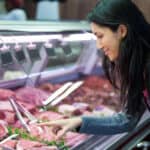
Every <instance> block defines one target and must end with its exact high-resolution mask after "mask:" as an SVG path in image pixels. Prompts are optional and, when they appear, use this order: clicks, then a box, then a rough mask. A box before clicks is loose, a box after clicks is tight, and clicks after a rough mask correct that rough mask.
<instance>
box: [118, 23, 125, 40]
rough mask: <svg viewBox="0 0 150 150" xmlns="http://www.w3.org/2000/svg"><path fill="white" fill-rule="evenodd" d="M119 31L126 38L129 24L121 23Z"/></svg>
mask: <svg viewBox="0 0 150 150" xmlns="http://www.w3.org/2000/svg"><path fill="white" fill-rule="evenodd" d="M118 33H119V35H120V37H121V38H124V37H125V36H126V35H127V26H126V25H124V24H120V25H119V27H118Z"/></svg>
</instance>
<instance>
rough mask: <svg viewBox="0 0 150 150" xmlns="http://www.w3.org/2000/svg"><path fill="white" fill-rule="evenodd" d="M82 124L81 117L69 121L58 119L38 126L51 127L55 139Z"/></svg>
mask: <svg viewBox="0 0 150 150" xmlns="http://www.w3.org/2000/svg"><path fill="white" fill-rule="evenodd" d="M81 123H82V119H81V117H74V118H69V119H60V120H55V121H50V122H44V123H40V124H39V125H40V126H45V125H46V126H53V130H52V131H53V132H54V133H55V134H56V139H59V138H61V137H62V136H63V135H64V134H65V133H66V132H67V131H70V130H73V129H75V128H77V127H79V126H80V125H81Z"/></svg>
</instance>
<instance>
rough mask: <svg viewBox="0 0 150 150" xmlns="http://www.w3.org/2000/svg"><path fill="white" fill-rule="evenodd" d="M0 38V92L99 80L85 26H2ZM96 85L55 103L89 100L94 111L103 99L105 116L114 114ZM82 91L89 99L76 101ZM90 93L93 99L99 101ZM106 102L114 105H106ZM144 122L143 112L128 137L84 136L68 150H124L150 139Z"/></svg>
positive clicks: (98, 58)
mask: <svg viewBox="0 0 150 150" xmlns="http://www.w3.org/2000/svg"><path fill="white" fill-rule="evenodd" d="M0 33H1V36H0V65H1V67H0V88H3V89H6V88H7V89H17V88H20V87H29V86H30V87H39V86H41V85H42V84H44V83H51V84H54V85H55V84H64V83H68V82H76V81H81V82H79V84H80V83H81V85H82V81H83V82H84V83H86V84H87V85H88V86H89V83H88V82H87V80H90V79H88V78H90V77H93V76H98V77H102V78H103V79H105V77H104V74H103V71H102V68H101V54H100V55H99V56H98V53H97V48H96V43H95V40H96V38H95V36H94V35H93V34H92V33H91V32H90V28H89V24H88V23H87V22H50V23H49V22H21V23H18V22H2V23H1V25H0ZM91 81H92V83H90V86H93V85H94V84H96V81H98V80H97V79H95V78H93V79H92V80H91ZM91 81H90V82H91ZM100 82H101V84H102V85H96V86H97V87H96V88H97V89H98V88H99V86H101V87H100V88H99V89H101V90H102V91H99V92H97V93H94V92H93V91H92V90H91V89H86V90H88V91H86V90H85V89H84V88H83V89H79V90H77V92H76V93H74V94H73V95H72V96H71V99H72V100H71V101H70V99H69V98H66V100H63V101H62V100H61V99H58V100H57V102H58V103H60V104H64V102H65V103H67V104H73V106H75V105H76V104H77V103H78V104H77V105H78V106H79V105H80V106H81V105H82V106H83V105H84V104H85V103H83V102H84V101H83V100H81V99H84V100H85V102H88V101H86V99H91V101H90V100H89V105H90V106H91V107H92V108H90V109H93V110H92V112H95V111H96V110H97V109H96V108H95V107H96V106H98V109H101V108H100V104H101V103H102V101H104V100H102V97H101V96H102V95H103V96H104V97H105V98H104V97H103V98H104V99H105V102H104V103H105V104H107V103H109V104H108V106H109V107H110V108H112V109H110V110H109V109H108V111H107V112H108V113H113V111H118V110H119V108H118V107H119V103H118V102H117V98H118V96H117V93H115V92H114V91H112V89H111V90H110V87H109V85H108V84H106V83H105V82H102V81H98V83H100ZM98 83H97V84H98ZM59 86H60V85H59ZM79 86H80V85H79ZM42 88H43V87H42ZM44 88H45V87H44ZM46 88H47V87H46ZM86 88H87V87H86ZM94 88H95V87H94ZM99 89H98V90H99ZM94 90H95V91H96V89H94ZM85 91H86V92H87V93H88V92H89V94H88V95H86V94H85V95H86V96H85V97H81V96H83V94H82V92H85ZM92 92H93V93H92ZM106 92H108V94H107V95H106ZM91 93H92V94H93V95H94V96H95V95H96V96H97V97H96V99H98V100H99V102H98V101H96V100H95V97H94V98H93V95H92V94H91ZM99 93H100V95H99ZM106 99H107V100H106ZM108 99H109V101H108ZM111 99H113V100H114V99H116V100H114V101H113V102H111ZM74 100H75V101H74ZM57 102H56V103H53V105H52V106H53V107H54V108H56V107H55V106H58V107H59V105H58V103H57ZM102 104H103V103H102ZM111 105H112V106H111ZM111 110H112V111H111ZM90 111H91V110H90ZM75 113H81V112H75ZM101 115H105V114H101ZM149 123H150V118H149V115H148V112H146V113H145V114H144V115H143V117H142V119H141V122H140V123H139V125H138V127H137V128H136V129H135V130H134V131H133V132H131V133H124V134H118V135H113V136H112V135H111V136H104V135H101V136H95V135H86V138H84V141H82V142H81V141H77V142H76V144H74V146H72V147H70V149H71V150H104V149H110V150H117V149H125V150H129V149H132V148H133V147H134V146H135V145H136V144H138V142H140V141H141V140H142V139H144V137H146V136H148V135H149V134H150V124H149Z"/></svg>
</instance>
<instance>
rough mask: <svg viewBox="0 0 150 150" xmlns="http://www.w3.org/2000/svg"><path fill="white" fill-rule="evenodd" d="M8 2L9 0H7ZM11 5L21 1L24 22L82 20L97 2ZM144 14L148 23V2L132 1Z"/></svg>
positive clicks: (36, 0)
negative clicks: (24, 17)
mask: <svg viewBox="0 0 150 150" xmlns="http://www.w3.org/2000/svg"><path fill="white" fill-rule="evenodd" d="M6 1H7V0H0V15H5V14H6V13H7V12H8V10H7V9H6V6H5V2H6ZM8 1H9V0H8ZM10 1H11V2H13V3H16V2H17V3H19V1H22V3H23V4H22V5H21V8H22V9H23V10H24V11H25V13H26V16H27V18H26V20H42V21H44V20H46V21H47V20H56V21H59V20H84V19H85V18H86V15H87V13H88V12H89V11H90V10H91V9H92V8H93V6H94V5H95V4H96V2H97V1H98V0H24V1H23V0H10ZM133 1H134V2H135V4H136V5H137V6H138V7H139V8H140V9H141V10H142V11H143V12H144V15H145V17H146V19H147V20H148V21H149V22H150V1H149V0H133Z"/></svg>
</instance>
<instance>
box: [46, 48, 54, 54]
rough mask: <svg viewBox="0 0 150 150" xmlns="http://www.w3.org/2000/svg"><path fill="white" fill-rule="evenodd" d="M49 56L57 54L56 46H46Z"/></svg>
mask: <svg viewBox="0 0 150 150" xmlns="http://www.w3.org/2000/svg"><path fill="white" fill-rule="evenodd" d="M46 52H47V55H48V56H56V54H55V50H54V48H46Z"/></svg>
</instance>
